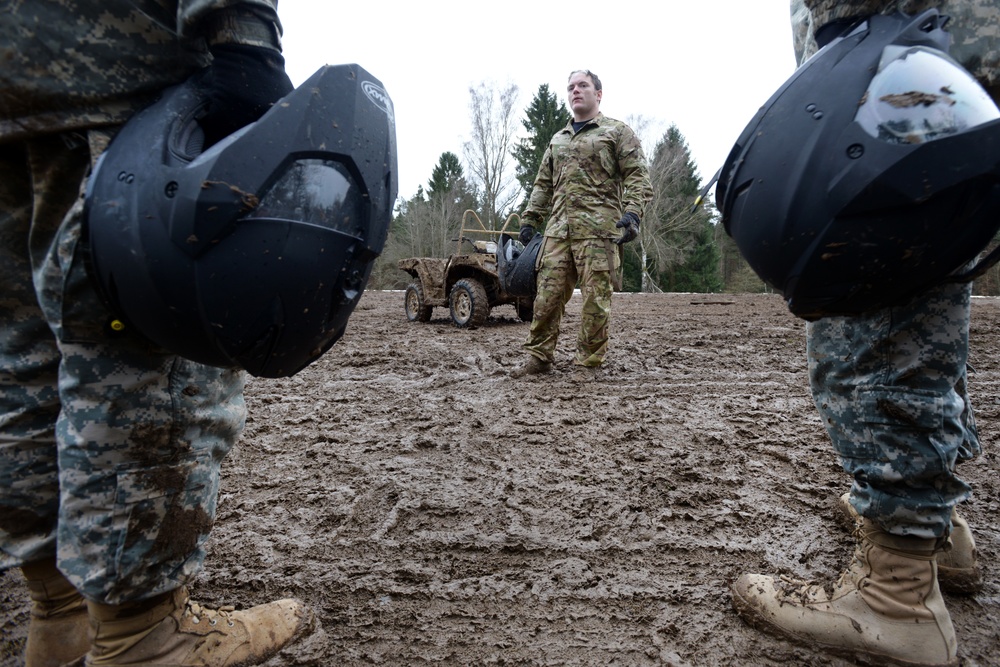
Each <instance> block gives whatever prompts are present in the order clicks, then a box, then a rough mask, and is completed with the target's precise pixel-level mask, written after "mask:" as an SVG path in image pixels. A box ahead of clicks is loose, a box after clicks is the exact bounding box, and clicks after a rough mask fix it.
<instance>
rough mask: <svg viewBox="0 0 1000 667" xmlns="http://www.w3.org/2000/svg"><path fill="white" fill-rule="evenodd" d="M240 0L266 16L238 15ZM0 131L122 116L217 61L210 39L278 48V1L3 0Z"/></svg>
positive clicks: (58, 127)
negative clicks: (248, 18) (249, 18)
mask: <svg viewBox="0 0 1000 667" xmlns="http://www.w3.org/2000/svg"><path fill="white" fill-rule="evenodd" d="M227 6H237V7H238V9H239V11H236V12H235V13H236V14H241V13H244V14H245V13H249V14H251V15H253V16H256V17H257V18H260V19H263V20H264V23H261V22H260V21H240V20H238V19H234V18H233V14H234V12H224V13H222V14H219V13H216V14H213V12H214V11H215V10H217V9H220V8H222V7H227ZM0 12H2V13H3V19H0V140H4V139H12V138H17V137H21V136H30V135H35V134H40V133H45V132H55V131H62V130H67V129H76V128H84V127H94V126H100V125H110V124H117V123H121V122H122V121H124V120H125V119H126V118H128V116H129V115H131V114H132V113H133V112H134V111H135V110H136V109H137V108H139V107H140V106H143V105H145V104H146V103H148V102H149V100H150V98H151V96H152V95H154V94H155V93H157V92H158V91H160V90H162V89H163V88H165V87H167V86H169V85H172V84H174V83H178V82H180V81H182V80H184V79H185V78H187V77H188V76H189V75H190V74H191V73H192V72H194V71H195V70H196V69H198V68H200V67H203V66H205V65H206V64H207V63H208V61H209V55H208V50H207V46H206V45H207V43H208V42H235V43H243V44H257V45H264V43H265V42H268V41H270V40H269V39H268V38H269V37H271V35H266V34H260V32H259V31H261V30H265V31H266V30H267V28H264V27H262V26H264V25H270V26H272V28H273V30H271V33H272V34H273V43H272V45H273V46H276V47H278V48H280V42H278V41H277V40H278V35H280V30H281V26H280V24H279V23H278V18H277V14H276V12H277V0H236V1H235V2H234V0H0Z"/></svg>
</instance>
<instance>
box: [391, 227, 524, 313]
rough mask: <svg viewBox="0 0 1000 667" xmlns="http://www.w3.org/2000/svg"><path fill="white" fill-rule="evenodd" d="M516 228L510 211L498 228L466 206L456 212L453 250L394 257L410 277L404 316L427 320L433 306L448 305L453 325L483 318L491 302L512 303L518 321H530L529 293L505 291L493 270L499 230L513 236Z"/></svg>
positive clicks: (502, 233) (494, 303)
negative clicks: (458, 227)
mask: <svg viewBox="0 0 1000 667" xmlns="http://www.w3.org/2000/svg"><path fill="white" fill-rule="evenodd" d="M519 230H520V216H518V215H517V214H516V213H513V214H511V215H510V216H508V218H507V220H506V221H505V222H504V224H503V227H501V228H500V229H487V227H486V225H484V224H483V222H482V220H480V219H479V216H478V215H476V213H475V211H471V210H468V211H466V212H465V213H464V214H463V215H462V228H461V230H460V231H459V235H458V239H457V241H458V245H457V247H456V251H455V254H453V255H451V256H450V257H448V258H440V257H409V258H407V259H401V260H399V268H400V269H402V270H403V271H406V272H407V273H408V274H410V275H411V276H413V278H414V279H415V280H414V281H413V282H412V283H410V285H409V286H408V287H407V288H406V295H405V297H404V302H403V305H404V308H405V309H406V318H407V319H408V320H410V321H411V322H427V321H429V320H430V319H431V313H432V311H433V310H434V307H435V306H448V308H449V310H450V311H451V321H452V322H453V323H454V324H455V326H457V327H461V328H472V327H478V326H481V325H482V324H484V323H485V322H486V320H487V318H488V317H489V315H490V311H491V310H492V309H493V308H495V307H496V306H500V305H504V304H513V305H514V308H515V309H516V311H517V316H518V317H519V318H520V319H521V321H523V322H530V321H531V315H532V304H533V298H532V297H527V296H515V295H512V294H510V293H508V291H507V290H506V289H504V286H503V285H502V284H501V281H500V279H499V277H498V274H497V244H498V242H500V241H501V239H503V238H504V235H506V237H507V238H516V237H517V234H518V231H519Z"/></svg>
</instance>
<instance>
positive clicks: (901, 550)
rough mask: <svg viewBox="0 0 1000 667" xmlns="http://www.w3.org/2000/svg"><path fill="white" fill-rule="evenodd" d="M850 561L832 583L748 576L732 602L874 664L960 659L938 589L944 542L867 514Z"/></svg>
mask: <svg viewBox="0 0 1000 667" xmlns="http://www.w3.org/2000/svg"><path fill="white" fill-rule="evenodd" d="M856 534H857V537H858V545H857V548H856V549H855V552H854V559H853V561H852V562H851V565H850V567H849V568H848V569H847V570H846V571H845V572H844V573H843V574H842V575H841V576H840V579H838V580H837V582H836V583H835V584H833V585H831V586H825V587H824V586H823V585H820V584H810V583H808V582H804V581H791V580H786V579H782V580H779V581H775V579H774V578H772V577H765V576H761V575H758V574H745V575H743V576H742V577H740V578H739V579H738V580H737V581H736V583H734V584H733V589H732V590H733V606H734V607H735V609H736V612H737V613H738V614H739V615H740V617H741V618H742V619H743V620H744V621H745V622H747V623H748V624H749V625H752V626H754V627H756V628H758V629H760V630H764V631H768V632H773V633H776V634H779V635H781V636H784V637H787V638H788V639H791V640H792V641H794V642H797V643H799V644H802V645H805V646H809V647H811V648H814V649H816V650H819V651H823V652H827V653H833V654H837V655H843V656H847V657H850V658H853V659H856V660H857V659H861V660H864V661H867V662H872V663H874V664H890V665H910V666H916V665H921V666H930V665H934V666H939V665H948V666H951V665H957V664H958V659H957V657H956V652H957V648H956V644H957V642H956V639H955V630H954V629H953V628H952V625H951V616H950V615H949V614H948V610H947V609H946V608H945V606H944V599H943V598H942V597H941V591H940V590H939V589H938V582H937V565H936V563H935V562H934V554H935V551H936V550H937V547H938V545H939V543H940V540H932V539H923V538H916V537H899V536H897V535H890V534H888V533H886V532H884V531H883V530H881V529H880V528H878V527H877V526H876V525H875V524H874V523H872V522H871V521H869V520H867V519H865V520H863V521H862V522H861V523H860V524H859V525H858V529H857V533H856Z"/></svg>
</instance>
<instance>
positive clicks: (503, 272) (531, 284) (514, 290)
mask: <svg viewBox="0 0 1000 667" xmlns="http://www.w3.org/2000/svg"><path fill="white" fill-rule="evenodd" d="M542 239H543V237H542V235H541V234H539V233H536V234H535V235H534V237H532V239H531V240H530V241H528V245H526V246H523V247H522V246H521V244H520V243H515V242H514V239H513V238H511V236H510V235H508V234H501V235H500V237H499V238H498V239H497V277H498V278H499V279H500V286H501V287H502V288H503V290H504V291H505V292H507V294H509V295H511V296H526V297H532V298H534V296H535V293H536V292H537V291H538V290H537V277H538V271H536V270H535V263H536V261H537V259H538V252H539V250H541V248H542Z"/></svg>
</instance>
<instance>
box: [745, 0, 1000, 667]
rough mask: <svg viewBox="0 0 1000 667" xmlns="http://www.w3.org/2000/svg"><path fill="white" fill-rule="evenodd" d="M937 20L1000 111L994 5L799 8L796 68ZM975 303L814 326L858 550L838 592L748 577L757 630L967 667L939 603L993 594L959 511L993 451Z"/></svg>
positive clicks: (824, 4) (936, 298)
mask: <svg viewBox="0 0 1000 667" xmlns="http://www.w3.org/2000/svg"><path fill="white" fill-rule="evenodd" d="M929 9H938V10H939V11H940V13H941V14H942V15H948V16H950V21H951V22H950V23H948V24H947V29H948V30H949V32H950V33H951V35H952V39H953V45H952V48H951V56H952V57H954V58H955V59H956V60H958V61H959V62H960V63H961V64H962V65H963V66H964V67H965V68H966V69H968V70H969V71H970V72H971V73H972V74H973V75H974V76H975V77H976V78H977V79H978V80H979V82H980V83H981V84H982V85H983V86H984V87H985V88H986V90H987V92H989V94H990V96H991V97H992V98H993V100H994V101H997V100H998V99H1000V59H998V58H1000V51H998V49H997V47H998V46H1000V42H998V41H997V39H996V37H995V36H996V35H997V34H998V29H1000V8H998V6H997V3H996V2H995V0H946V1H940V0H939V1H920V0H914V1H905V0H900V1H898V2H884V1H875V0H870V1H869V0H851V1H838V0H804V2H803V1H801V0H793V2H792V18H793V22H794V24H795V25H794V35H795V39H796V50H797V55H798V56H801V60H803V61H804V60H805V59H807V58H808V57H809V56H811V55H812V53H813V52H814V51H815V50H816V48H817V46H819V47H822V46H824V45H826V44H830V43H832V42H833V41H834V40H836V39H837V38H838V37H841V36H844V35H845V34H847V31H850V30H851V29H852V28H855V27H857V26H859V25H860V24H861V22H862V21H863V20H864V19H866V18H868V17H872V16H875V15H878V14H881V15H885V16H889V15H891V14H894V13H895V12H897V11H901V12H904V13H905V14H907V15H912V16H918V15H919V14H920V13H921V12H925V11H927V10H929ZM904 18H905V17H904ZM921 29H924V28H923V26H921ZM931 29H934V28H933V26H931V27H927V28H926V30H931ZM991 35H992V37H990V36H991ZM813 38H815V42H813ZM901 50H902V49H900V51H901ZM887 51H888V49H887ZM897 53H898V52H897ZM890 55H892V54H890ZM885 57H888V56H885V55H884V56H883V58H885ZM941 62H943V61H941ZM944 67H948V66H947V65H944ZM954 69H955V71H958V68H954ZM956 79H957V77H956ZM909 85H913V84H912V83H910V84H909ZM945 88H946V87H943V88H942V89H941V91H940V92H944V93H946V94H949V95H950V94H952V92H953V91H952V90H950V89H945ZM984 99H985V96H984ZM960 101H961V100H960ZM932 140H933V137H932ZM790 150H791V149H790ZM975 251H976V249H975V248H973V249H972V252H975ZM970 296H971V283H968V282H964V283H956V282H941V283H940V284H937V285H936V286H934V287H931V288H930V289H926V290H924V291H922V292H921V293H919V294H917V295H916V296H915V297H913V298H911V299H909V300H907V301H905V302H904V303H899V304H895V305H892V306H891V307H885V308H879V309H876V310H874V311H871V312H866V313H864V314H861V315H856V316H828V317H822V318H820V319H817V320H815V321H811V322H810V323H809V324H808V328H807V332H808V333H807V347H808V356H809V376H810V383H811V388H812V393H813V397H814V400H815V403H816V406H817V408H818V409H819V412H820V415H821V417H822V420H823V423H824V424H825V425H826V427H827V431H828V433H829V435H830V437H831V439H832V441H833V445H834V448H835V450H836V451H837V453H838V454H839V456H840V460H841V463H842V465H843V467H844V469H845V470H846V471H847V472H848V473H850V474H851V475H852V477H853V484H852V486H851V489H850V492H849V493H848V494H845V495H844V496H843V497H841V498H840V500H839V504H840V509H841V510H842V511H843V513H844V515H845V516H846V517H850V518H851V519H852V522H853V524H854V526H855V531H856V532H855V535H856V537H857V539H858V543H857V547H856V550H855V553H854V557H853V560H852V562H851V564H850V566H849V567H848V568H847V570H846V571H845V572H844V573H843V574H842V575H841V577H840V578H839V579H838V580H837V582H836V583H835V584H832V585H827V586H823V585H818V584H810V583H808V582H801V581H787V580H784V579H781V580H779V579H777V578H775V577H770V576H762V575H743V576H742V577H741V578H740V579H739V580H738V581H736V582H735V584H734V585H733V603H734V606H735V607H736V610H737V612H738V613H739V614H740V616H741V617H742V618H743V619H744V620H745V621H746V622H748V623H749V624H750V625H753V626H755V627H760V628H762V629H766V630H768V631H773V632H776V633H778V634H781V635H783V636H786V637H788V638H790V639H792V640H793V641H797V642H800V643H803V644H806V645H810V646H813V647H816V648H819V649H820V650H824V651H829V652H832V653H841V654H846V655H849V656H851V657H855V658H861V659H864V660H865V662H869V661H873V662H875V663H878V664H882V663H886V662H891V663H892V664H907V665H954V664H957V663H958V659H957V657H956V656H957V639H956V635H955V631H954V629H953V627H952V623H951V618H950V615H949V612H948V609H947V608H946V606H945V602H944V598H943V597H942V595H941V592H940V591H941V590H945V591H949V592H952V593H957V594H971V593H974V592H976V591H977V590H978V589H979V588H980V586H981V583H982V581H981V574H980V570H979V565H978V562H977V554H976V550H975V544H974V541H973V537H972V533H971V531H970V530H969V526H968V524H967V523H966V522H965V521H964V520H963V519H962V518H961V516H959V514H958V512H957V510H956V507H957V506H958V505H959V504H960V503H961V502H963V501H965V500H967V499H968V498H969V497H970V495H971V490H970V487H969V485H968V484H967V483H966V482H964V481H963V480H962V479H961V478H960V477H959V476H958V474H957V471H956V464H957V463H961V462H962V461H966V460H968V459H970V458H972V457H973V456H975V455H977V454H978V453H979V451H980V444H979V439H978V435H977V432H976V428H975V422H974V420H973V414H972V407H971V404H970V401H969V397H968V393H967V391H966V362H967V358H968V342H969V341H968V335H969V316H970Z"/></svg>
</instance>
